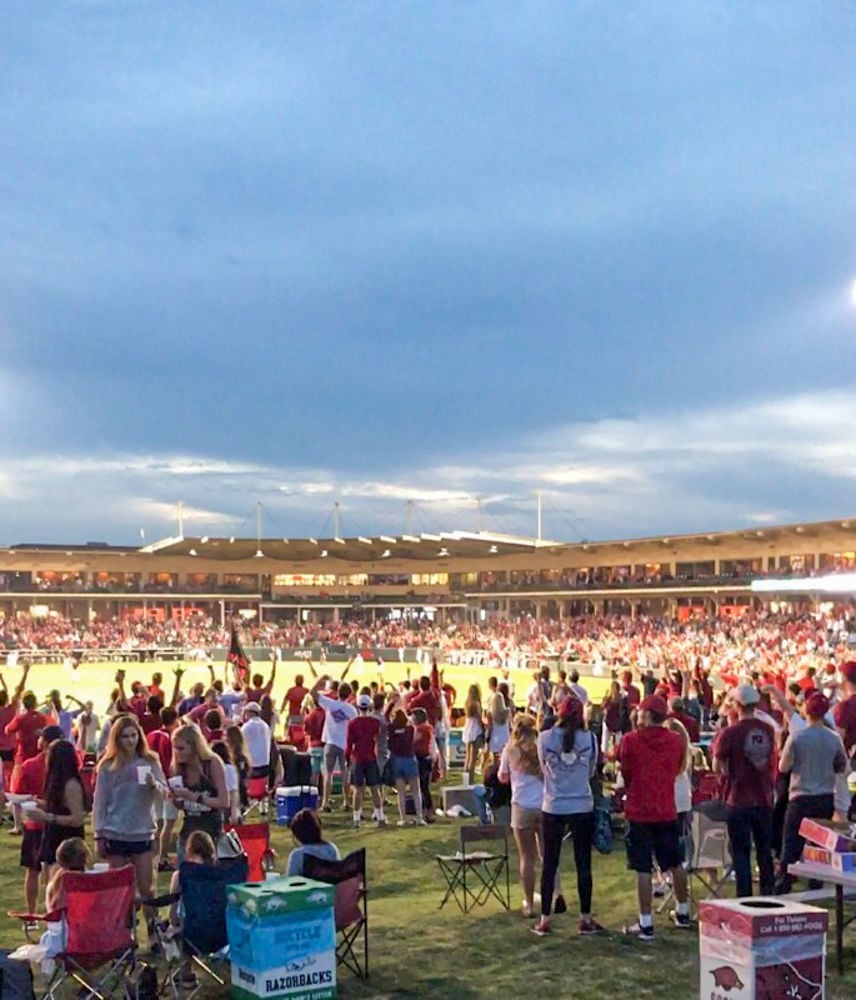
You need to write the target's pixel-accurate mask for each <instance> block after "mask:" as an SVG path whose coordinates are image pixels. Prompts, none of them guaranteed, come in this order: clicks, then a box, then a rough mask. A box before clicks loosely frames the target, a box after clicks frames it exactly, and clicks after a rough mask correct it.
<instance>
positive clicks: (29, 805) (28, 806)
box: [21, 799, 38, 813]
mask: <svg viewBox="0 0 856 1000" xmlns="http://www.w3.org/2000/svg"><path fill="white" fill-rule="evenodd" d="M36 808H38V807H37V804H36V803H35V802H33V800H32V799H30V800H29V801H27V802H22V803H21V812H25V813H28V812H32V811H33V810H34V809H36Z"/></svg>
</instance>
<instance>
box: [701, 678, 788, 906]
mask: <svg viewBox="0 0 856 1000" xmlns="http://www.w3.org/2000/svg"><path fill="white" fill-rule="evenodd" d="M728 699H729V700H730V701H731V703H732V704H733V705H735V706H736V707H737V712H738V718H737V721H736V722H733V723H731V725H728V726H726V727H725V729H723V730H721V731H720V733H719V735H718V736H717V737H716V739H715V740H714V742H713V746H712V747H711V756H712V757H713V763H714V770H716V771H717V772H718V773H719V774H721V775H722V777H723V799H724V800H725V805H726V807H727V810H728V817H727V821H728V837H729V839H730V841H731V858H732V860H733V862H734V877H735V880H736V882H737V896H738V898H739V897H743V896H751V895H752V865H751V857H752V842H753V841H754V843H755V855H756V858H757V861H758V871H759V875H760V886H761V895H762V896H769V895H770V893H771V892H772V891H773V884H774V882H775V873H774V870H773V847H772V844H773V787H774V777H775V753H776V734H775V730H774V729H773V727H772V726H771V725H769V724H768V723H766V722H762V721H761V720H760V719H756V718H755V706H756V705H757V704H758V702H759V701H760V700H761V694H760V692H759V691H758V689H757V688H756V687H753V686H752V685H751V684H740V685H738V686H737V687H735V688H732V690H731V691H730V693H729V696H728Z"/></svg>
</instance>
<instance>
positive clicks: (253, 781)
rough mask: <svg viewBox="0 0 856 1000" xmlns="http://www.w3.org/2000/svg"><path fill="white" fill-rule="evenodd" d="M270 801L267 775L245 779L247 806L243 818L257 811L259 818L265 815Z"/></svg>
mask: <svg viewBox="0 0 856 1000" xmlns="http://www.w3.org/2000/svg"><path fill="white" fill-rule="evenodd" d="M269 800H270V791H269V789H268V779H267V775H262V776H260V777H249V778H247V804H246V806H245V807H244V810H243V818H244V819H246V817H247V816H249V814H250V813H251V812H252V811H253V810H254V809H257V810H258V813H259V815H260V816H264V815H266V814H267V811H268V807H269Z"/></svg>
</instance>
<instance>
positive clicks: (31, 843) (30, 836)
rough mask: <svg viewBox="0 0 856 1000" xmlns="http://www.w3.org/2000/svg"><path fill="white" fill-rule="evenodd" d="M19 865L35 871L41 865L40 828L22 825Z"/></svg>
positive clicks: (39, 868)
mask: <svg viewBox="0 0 856 1000" xmlns="http://www.w3.org/2000/svg"><path fill="white" fill-rule="evenodd" d="M21 867H22V868H29V869H30V870H31V871H34V872H37V871H40V870H41V867H42V830H41V827H39V829H37V830H28V829H27V827H24V835H23V838H22V839H21Z"/></svg>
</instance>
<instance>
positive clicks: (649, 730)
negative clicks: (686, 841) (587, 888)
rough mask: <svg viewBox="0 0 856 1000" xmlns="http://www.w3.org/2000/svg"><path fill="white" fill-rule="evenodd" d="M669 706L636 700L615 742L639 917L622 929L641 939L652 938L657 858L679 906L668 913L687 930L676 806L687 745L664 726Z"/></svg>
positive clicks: (653, 699) (661, 701) (659, 700)
mask: <svg viewBox="0 0 856 1000" xmlns="http://www.w3.org/2000/svg"><path fill="white" fill-rule="evenodd" d="M668 712H669V706H668V705H667V704H666V701H665V699H664V698H661V697H660V696H659V695H656V694H654V695H649V696H648V697H647V698H644V699H643V700H642V701H641V702H640V704H639V711H638V713H637V726H638V728H637V729H636V730H635V731H634V732H632V733H628V734H627V735H626V736H625V737H624V739H622V741H621V743H620V744H619V746H618V761H619V764H620V765H621V775H622V777H623V779H624V785H625V788H626V790H627V792H626V800H625V807H624V814H625V816H626V817H627V822H628V831H627V838H626V841H625V843H626V847H627V867H628V868H629V869H630V870H631V871H634V872H636V892H637V896H638V898H639V920H638V922H637V923H634V924H630V925H629V926H627V927H625V928H624V933H625V934H628V935H631V936H632V937H635V938H638V940H640V941H653V940H654V921H653V918H652V916H651V904H652V899H653V889H652V885H651V875H652V873H653V870H654V859H655V858H656V860H657V864H658V865H659V867H660V870H661V871H663V872H671V876H672V885H673V886H674V889H675V897H676V898H677V900H678V904H677V909H676V910H673V911H672V912H671V913H670V917H671V919H672V921H673V923H674V924H675V926H677V927H681V928H689V927H690V926H691V922H690V916H689V904H688V902H687V873H686V871H685V870H684V868H683V850H682V847H681V828H680V823H679V821H678V812H677V807H676V805H675V779H676V778H677V777H678V774H679V773H680V772H681V769H682V767H683V764H684V754H685V750H686V747H685V744H684V740H683V739H682V738H681V736H680V735H679V734H678V733H674V732H672V731H671V730H669V729H666V728H665V727H664V726H663V723H664V722H665V721H666V716H667V715H668Z"/></svg>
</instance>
